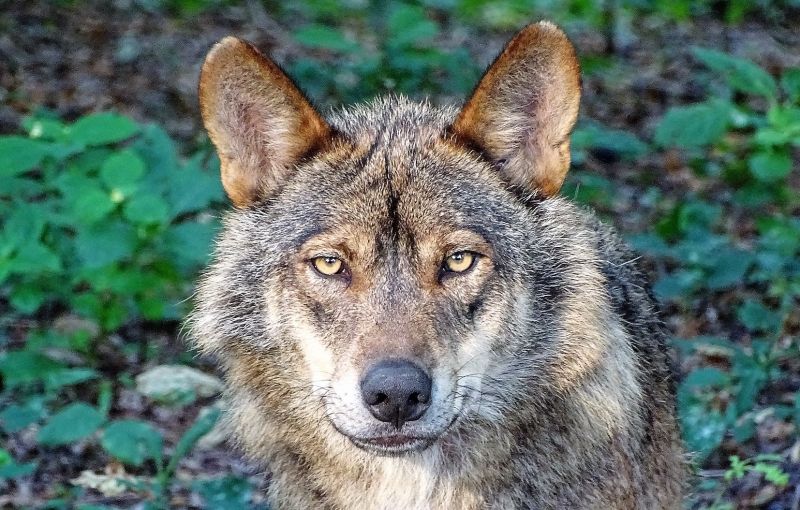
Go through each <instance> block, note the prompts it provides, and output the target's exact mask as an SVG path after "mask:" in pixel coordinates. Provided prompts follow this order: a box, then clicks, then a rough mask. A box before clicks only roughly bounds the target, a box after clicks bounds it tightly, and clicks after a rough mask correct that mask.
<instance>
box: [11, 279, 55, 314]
mask: <svg viewBox="0 0 800 510" xmlns="http://www.w3.org/2000/svg"><path fill="white" fill-rule="evenodd" d="M46 300H47V294H45V292H44V291H43V290H42V289H41V288H40V287H39V286H38V285H33V284H22V285H15V286H14V287H13V289H12V290H11V296H10V301H11V304H12V305H13V306H14V309H15V310H17V311H18V312H20V313H23V314H26V315H31V314H33V313H35V312H36V310H38V309H39V307H40V306H42V305H43V304H44V302H45V301H46Z"/></svg>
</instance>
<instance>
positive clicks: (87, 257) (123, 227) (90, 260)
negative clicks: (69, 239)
mask: <svg viewBox="0 0 800 510" xmlns="http://www.w3.org/2000/svg"><path fill="white" fill-rule="evenodd" d="M136 243H137V236H136V231H135V230H134V228H133V227H132V226H131V225H128V224H126V223H123V222H121V221H106V222H103V223H100V224H97V225H95V226H93V227H89V228H84V229H82V230H79V231H78V235H77V236H76V238H75V251H76V253H77V255H78V258H79V259H80V260H81V262H82V263H83V265H84V267H86V268H90V269H91V268H99V267H103V266H105V265H108V264H111V263H113V262H118V261H120V260H124V259H127V258H129V257H131V256H132V255H133V253H134V250H135V249H136Z"/></svg>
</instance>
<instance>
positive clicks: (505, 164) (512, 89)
mask: <svg viewBox="0 0 800 510" xmlns="http://www.w3.org/2000/svg"><path fill="white" fill-rule="evenodd" d="M579 103H580V65H579V63H578V58H577V56H576V55H575V49H574V48H573V46H572V44H571V43H570V42H569V39H567V36H566V35H564V32H562V31H561V30H560V29H559V28H558V27H556V26H555V25H554V24H552V23H550V22H547V21H542V22H539V23H535V24H532V25H528V26H527V27H525V28H524V29H522V30H521V31H520V32H519V33H518V34H517V35H516V36H514V38H513V39H511V41H509V43H508V44H507V45H506V47H505V48H504V49H503V51H502V53H500V55H499V56H498V57H497V59H496V60H495V61H494V63H493V64H492V65H491V66H490V67H489V69H488V70H487V71H486V73H485V74H484V75H483V78H481V81H480V82H479V83H478V86H477V87H476V89H475V91H474V92H473V94H472V97H471V98H470V99H469V100H468V101H467V102H466V104H465V105H464V107H463V109H462V110H461V112H460V113H459V115H458V117H457V118H456V120H455V122H454V123H453V126H452V131H453V132H454V133H455V134H456V135H457V136H459V137H461V138H462V139H464V140H465V141H466V142H468V143H470V144H472V145H475V146H477V147H479V148H480V149H481V150H483V151H484V152H485V153H486V154H488V155H489V157H491V158H492V159H494V161H495V162H497V163H498V165H499V166H500V167H502V169H503V172H504V174H505V177H506V179H507V180H508V181H509V182H510V183H511V184H513V185H516V186H522V187H525V188H527V189H530V190H531V191H533V192H536V193H538V194H541V195H544V196H552V195H554V194H556V193H557V192H558V190H559V189H560V188H561V184H562V183H563V182H564V178H565V177H566V174H567V170H568V169H569V163H570V153H569V135H570V133H571V131H572V128H573V126H574V125H575V121H576V119H577V116H578V106H579Z"/></svg>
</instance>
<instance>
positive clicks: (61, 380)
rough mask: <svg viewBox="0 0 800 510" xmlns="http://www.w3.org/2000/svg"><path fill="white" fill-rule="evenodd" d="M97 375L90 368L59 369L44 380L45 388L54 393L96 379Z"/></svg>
mask: <svg viewBox="0 0 800 510" xmlns="http://www.w3.org/2000/svg"><path fill="white" fill-rule="evenodd" d="M98 377H99V374H98V373H97V371H95V370H94V369H91V368H61V369H58V370H53V371H51V372H49V373H48V374H47V375H46V376H45V379H44V383H45V388H47V390H48V391H55V390H57V389H59V388H62V387H64V386H72V385H73V384H80V383H82V382H86V381H91V380H92V379H97V378H98Z"/></svg>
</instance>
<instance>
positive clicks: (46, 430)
mask: <svg viewBox="0 0 800 510" xmlns="http://www.w3.org/2000/svg"><path fill="white" fill-rule="evenodd" d="M104 421H105V418H104V417H103V414H102V413H101V412H100V411H98V410H97V409H95V408H94V407H92V406H90V405H88V404H85V403H83V402H75V403H73V404H70V405H68V406H67V407H65V408H64V409H62V410H61V411H59V412H58V413H56V414H55V415H53V417H52V418H50V420H49V421H48V422H47V424H46V425H45V426H44V427H42V428H41V430H39V435H38V439H39V442H40V443H42V444H44V445H48V446H56V445H62V444H68V443H73V442H75V441H78V440H79V439H83V438H84V437H86V436H88V435H90V434H92V433H93V432H94V431H95V430H97V429H99V428H100V426H101V425H102V424H103V422H104Z"/></svg>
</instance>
